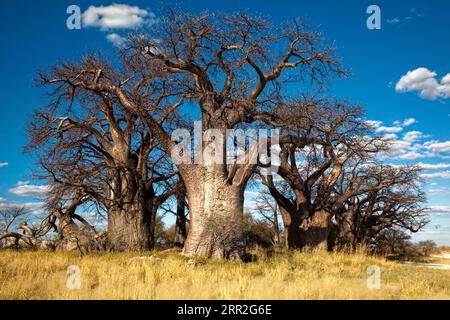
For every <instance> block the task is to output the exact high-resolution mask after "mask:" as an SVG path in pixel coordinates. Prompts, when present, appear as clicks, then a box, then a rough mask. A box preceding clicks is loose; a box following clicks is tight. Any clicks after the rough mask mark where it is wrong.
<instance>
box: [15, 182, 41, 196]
mask: <svg viewBox="0 0 450 320" xmlns="http://www.w3.org/2000/svg"><path fill="white" fill-rule="evenodd" d="M48 191H49V187H48V186H36V185H31V184H29V182H28V181H19V182H18V183H17V185H16V186H15V187H14V188H11V189H9V192H11V193H12V194H15V195H17V196H21V197H29V198H42V197H43V196H45V194H46V193H47V192H48Z"/></svg>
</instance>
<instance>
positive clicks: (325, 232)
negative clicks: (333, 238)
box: [299, 211, 331, 251]
mask: <svg viewBox="0 0 450 320" xmlns="http://www.w3.org/2000/svg"><path fill="white" fill-rule="evenodd" d="M330 231H331V215H330V214H329V213H328V212H325V211H318V212H315V213H314V214H313V215H312V216H310V217H309V218H307V219H305V220H304V221H303V222H302V224H301V226H300V230H299V238H300V245H301V248H310V249H315V250H323V251H326V250H328V237H329V235H330Z"/></svg>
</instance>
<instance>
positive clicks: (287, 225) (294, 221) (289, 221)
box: [280, 207, 301, 250]
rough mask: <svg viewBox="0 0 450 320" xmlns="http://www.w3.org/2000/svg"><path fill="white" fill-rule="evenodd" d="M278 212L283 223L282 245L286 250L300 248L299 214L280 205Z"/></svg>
mask: <svg viewBox="0 0 450 320" xmlns="http://www.w3.org/2000/svg"><path fill="white" fill-rule="evenodd" d="M280 212H281V217H282V219H283V224H284V246H285V248H286V250H295V249H301V238H300V225H301V219H300V218H299V217H300V215H298V214H296V213H295V212H288V211H287V210H286V209H284V208H283V207H280Z"/></svg>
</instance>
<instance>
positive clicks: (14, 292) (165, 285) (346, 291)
mask: <svg viewBox="0 0 450 320" xmlns="http://www.w3.org/2000/svg"><path fill="white" fill-rule="evenodd" d="M71 265H77V266H79V268H80V270H81V289H79V290H69V289H68V288H67V268H68V266H71ZM373 265H375V266H378V267H379V268H380V270H381V287H380V289H374V290H369V289H368V286H367V278H368V277H369V274H368V271H367V269H368V267H369V266H373ZM0 299H83V300H85V299H88V300H96V299H182V300H184V299H194V300H197V299H225V300H227V299H275V300H277V299H450V271H448V270H433V269H428V268H420V267H416V266H413V265H407V264H402V263H397V262H388V261H386V260H385V259H382V258H376V257H370V256H367V255H365V254H364V253H357V254H352V255H349V254H345V253H339V252H334V253H319V252H302V253H293V254H289V255H278V256H274V257H271V258H264V257H262V258H260V259H259V260H258V261H257V262H252V263H241V262H233V261H218V260H209V261H206V260H193V259H189V258H186V257H183V256H181V255H178V254H175V253H148V254H146V255H143V256H142V255H137V254H130V253H127V254H117V253H114V254H113V253H108V254H98V255H88V256H83V257H80V256H79V255H77V254H75V253H63V252H61V253H50V252H48V253H46V252H14V251H0Z"/></svg>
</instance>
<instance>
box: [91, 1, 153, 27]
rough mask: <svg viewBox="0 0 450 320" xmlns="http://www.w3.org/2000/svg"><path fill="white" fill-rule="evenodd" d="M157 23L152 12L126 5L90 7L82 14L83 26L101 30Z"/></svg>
mask: <svg viewBox="0 0 450 320" xmlns="http://www.w3.org/2000/svg"><path fill="white" fill-rule="evenodd" d="M156 21H157V19H156V16H155V14H154V13H153V12H149V11H147V10H144V9H141V8H139V7H137V6H129V5H127V4H112V5H109V6H100V7H95V6H90V7H89V8H88V9H87V10H86V11H85V12H84V13H83V26H85V27H97V28H100V29H101V30H110V29H134V28H139V27H142V26H143V25H144V24H147V23H148V24H151V23H155V22H156Z"/></svg>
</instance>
